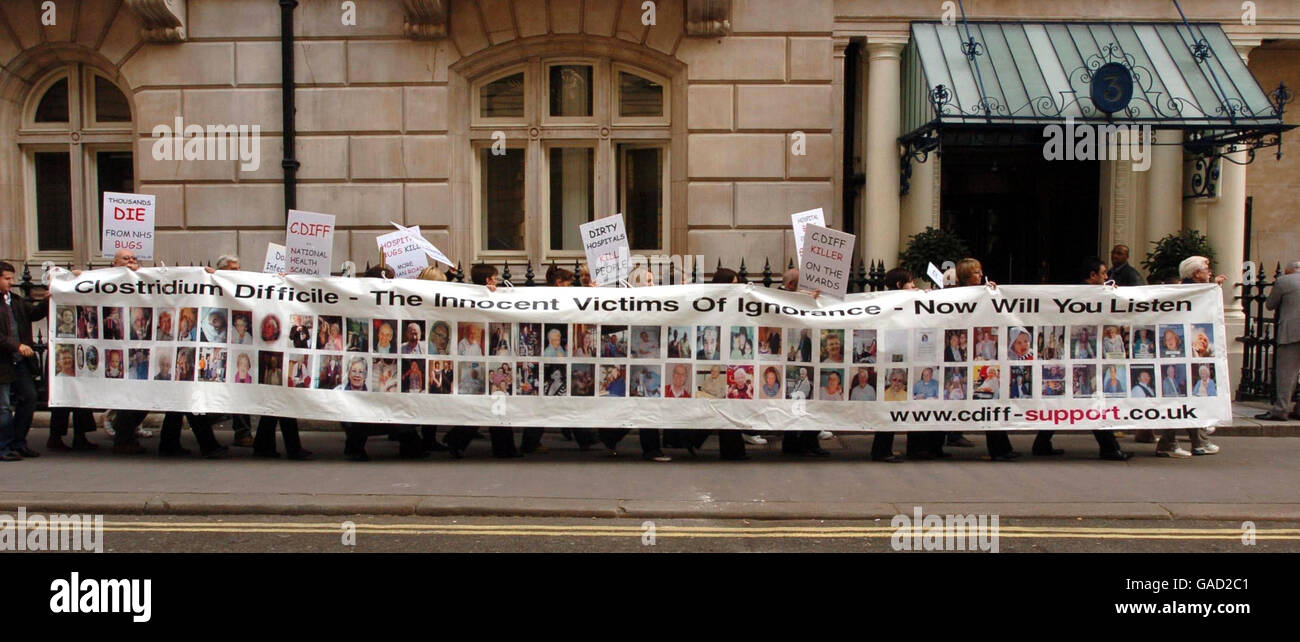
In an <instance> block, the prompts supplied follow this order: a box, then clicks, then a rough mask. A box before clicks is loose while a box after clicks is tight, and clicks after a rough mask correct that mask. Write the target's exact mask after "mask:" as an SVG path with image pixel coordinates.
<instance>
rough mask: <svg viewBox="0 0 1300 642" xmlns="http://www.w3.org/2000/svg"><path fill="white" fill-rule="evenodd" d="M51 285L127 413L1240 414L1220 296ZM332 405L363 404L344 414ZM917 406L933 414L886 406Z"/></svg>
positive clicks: (1072, 420)
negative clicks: (499, 399)
mask: <svg viewBox="0 0 1300 642" xmlns="http://www.w3.org/2000/svg"><path fill="white" fill-rule="evenodd" d="M813 233H814V234H815V233H816V230H815V228H814V232H813ZM809 241H810V246H809V247H812V245H811V243H813V242H814V241H813V240H812V238H811V236H810V239H809ZM164 274H165V279H166V282H167V283H168V284H175V286H176V289H175V290H173V291H186V292H202V294H184V295H178V294H163V293H160V292H157V291H152V290H148V289H143V288H135V287H132V288H127V287H124V286H125V285H127V284H132V285H134V284H136V283H138V282H140V281H139V280H140V279H145V281H146V282H147V281H148V280H150V279H158V278H160V277H162V276H163V275H164ZM200 285H202V286H207V285H212V286H213V287H211V288H208V287H199V286H200ZM182 286H185V287H182ZM51 287H52V293H53V294H52V296H53V300H52V305H53V308H52V309H53V310H54V318H52V319H51V320H50V322H49V324H50V325H49V328H50V330H51V335H50V336H51V337H52V339H51V344H52V345H51V346H50V349H51V353H50V354H51V355H52V358H51V366H50V368H51V373H52V375H53V376H52V378H51V385H50V404H51V406H52V407H90V406H93V404H94V403H95V400H96V399H104V398H112V399H114V400H115V403H116V404H119V405H120V406H121V407H124V408H139V409H145V410H150V411H185V412H203V413H218V414H221V413H238V414H245V413H251V414H275V413H286V412H289V413H292V414H293V416H296V417H300V418H304V419H323V420H342V421H373V420H374V418H375V417H383V418H385V420H388V421H393V422H407V423H411V422H415V421H416V419H417V418H418V417H421V416H427V415H428V413H431V412H432V413H444V414H445V413H453V414H455V413H470V414H474V413H481V412H482V410H483V408H482V406H479V405H475V404H476V403H477V402H475V401H474V399H473V398H474V397H475V396H487V395H509V396H511V397H512V398H513V400H512V402H511V404H512V405H511V409H510V415H509V417H508V418H498V416H497V415H487V414H483V415H481V416H482V421H483V422H484V423H485V424H492V425H496V424H497V423H498V422H505V421H508V422H513V423H512V424H511V425H537V426H548V427H566V426H568V425H569V424H570V423H571V422H572V418H573V413H574V412H581V413H583V416H584V421H586V422H589V425H590V427H611V428H618V427H624V426H625V424H626V422H627V421H630V420H631V418H633V417H635V418H638V420H639V421H644V422H649V424H648V425H651V426H652V427H662V428H677V427H688V428H691V429H696V428H698V429H714V430H717V429H722V428H726V427H728V426H734V425H736V423H737V422H740V423H743V424H744V425H747V426H754V427H755V429H761V430H797V429H800V427H803V426H806V425H808V424H809V423H813V424H816V425H819V426H824V427H826V429H828V430H829V429H834V430H845V431H864V430H873V429H881V428H882V427H886V428H887V427H890V426H893V425H900V424H901V425H906V426H907V428H908V430H912V431H918V430H943V429H957V430H972V431H979V430H984V429H988V426H987V425H984V424H979V423H977V422H968V421H963V420H960V418H959V417H960V416H963V415H958V414H956V413H954V414H951V415H935V414H930V412H929V411H928V410H927V412H926V413H924V414H922V413H920V410H926V409H927V408H933V407H943V408H945V409H948V408H951V409H953V410H958V411H961V410H970V411H977V410H980V409H981V408H983V407H984V406H981V405H980V404H981V403H984V402H990V401H997V402H998V403H999V404H1002V405H1005V406H1007V408H1008V411H1009V412H1011V415H1010V417H1009V418H1005V419H1003V420H1001V421H999V423H998V427H999V428H1000V429H1001V428H1005V429H1008V430H1043V429H1053V428H1045V427H1044V426H1045V425H1048V426H1057V425H1063V426H1073V427H1074V428H1075V429H1084V428H1086V429H1114V428H1115V427H1116V426H1130V427H1133V428H1144V427H1149V426H1152V425H1154V424H1156V423H1158V424H1160V425H1161V426H1162V427H1165V426H1169V425H1173V426H1175V427H1208V426H1211V425H1216V424H1218V423H1220V422H1222V421H1226V420H1229V419H1230V417H1231V395H1230V394H1228V393H1227V391H1226V389H1227V386H1226V385H1225V383H1224V381H1225V374H1224V373H1226V372H1227V368H1228V366H1227V361H1226V358H1227V357H1226V354H1225V353H1224V350H1223V349H1222V345H1221V344H1218V343H1217V342H1220V341H1222V340H1223V339H1222V337H1223V336H1224V329H1223V314H1222V296H1221V294H1220V291H1219V290H1218V289H1217V288H1216V287H1214V286H1213V285H1209V286H1205V287H1199V286H1184V285H1179V286H1141V287H1137V288H1124V289H1123V291H1122V292H1123V293H1122V294H1121V293H1120V292H1121V291H1119V290H1114V289H1106V288H1101V287H1094V286H1017V285H1004V286H999V288H998V292H996V293H993V292H991V291H989V290H988V289H987V288H950V289H947V290H942V291H940V290H935V291H931V292H917V291H906V290H899V291H884V292H873V293H860V294H851V295H847V296H846V297H845V298H844V300H842V301H826V300H822V301H814V300H812V299H811V298H809V297H792V296H791V295H790V294H789V293H786V292H782V291H779V290H775V289H767V288H747V287H745V286H743V285H712V284H707V285H706V284H699V285H683V286H677V287H673V288H655V289H653V290H651V289H645V290H640V291H638V295H637V297H636V300H635V301H632V300H631V299H629V297H628V295H627V294H626V293H625V292H626V291H623V290H618V291H605V292H608V294H601V293H596V294H592V293H591V292H590V291H586V292H582V293H581V294H578V293H573V294H569V293H567V292H566V293H565V294H564V295H559V296H557V295H556V294H555V293H554V291H553V290H551V289H547V288H518V289H516V290H513V291H511V292H510V296H509V297H502V296H501V294H500V293H490V292H488V291H487V290H486V289H484V288H481V287H478V286H473V285H465V284H458V283H445V282H432V281H421V280H408V279H397V280H394V281H392V282H391V283H390V284H387V285H386V288H388V289H389V290H386V291H391V293H392V294H394V295H401V298H398V299H394V300H393V301H389V302H385V301H381V300H377V299H376V298H375V296H374V295H373V292H371V289H370V288H372V287H373V286H372V285H371V284H369V283H368V282H366V281H364V280H358V279H346V278H334V277H327V278H317V277H306V276H303V277H295V279H293V282H292V284H291V285H290V284H286V283H285V280H284V279H281V278H280V277H279V276H278V275H272V274H263V273H257V272H238V271H228V272H227V271H223V272H221V273H220V274H219V275H214V274H209V273H207V272H206V271H205V270H204V269H203V268H199V267H192V268H167V270H166V272H165V273H164V272H162V271H160V269H156V268H144V269H142V270H140V271H139V272H131V273H124V272H122V271H120V270H111V269H102V270H88V271H85V272H83V273H81V274H80V275H72V274H71V273H67V274H61V275H59V276H56V277H55V279H54V280H53V281H52V283H51ZM592 297H595V299H594V300H593V298H592ZM1006 300H1015V301H1026V302H1034V303H1038V304H1040V305H1026V306H1018V305H1017V306H1008V305H1005V304H1004V302H1005V301H1006ZM1055 301H1067V302H1069V301H1072V302H1077V303H1086V304H1088V305H1086V306H1081V307H1080V308H1079V309H1082V310H1088V309H1089V308H1096V309H1102V310H1108V312H1107V313H1106V316H1105V317H1104V318H1100V317H1099V316H1098V315H1097V313H1094V312H1069V311H1066V310H1068V308H1066V307H1065V306H1060V305H1057V304H1056V303H1054V302H1055ZM1153 301H1158V302H1159V304H1160V308H1159V309H1158V310H1157V309H1156V308H1154V306H1153V305H1152V304H1151V302H1153ZM943 309H962V310H963V313H962V314H960V315H952V314H945V313H940V312H937V310H943ZM931 310H936V311H935V312H932V311H931ZM1026 310H1029V311H1032V312H1026ZM1134 310H1141V311H1140V312H1138V311H1134ZM96 336H98V337H99V338H93V337H96ZM1126 338H1127V341H1126ZM90 341H94V342H95V345H91V344H90ZM1067 342H1068V343H1069V347H1068V348H1067V347H1066V344H1067ZM250 384H251V385H250ZM223 386H239V388H238V389H237V390H238V391H239V392H238V393H236V392H235V391H234V390H229V389H225V388H223ZM306 391H312V392H311V393H307V392H306ZM335 391H338V393H337V394H342V395H345V396H343V397H339V398H337V399H330V396H332V395H334V394H336V393H335ZM363 393H366V394H363ZM416 393H427V394H416ZM431 395H442V396H441V397H439V398H438V401H437V402H436V403H435V402H434V401H433V400H434V397H432V396H431ZM795 400H803V401H805V402H807V406H806V408H803V409H801V410H800V414H799V415H796V414H795V413H794V412H793V410H792V409H791V408H790V407H789V406H788V405H787V404H789V403H792V402H793V401H795ZM847 401H852V402H855V403H853V404H848V403H840V402H847ZM903 401H906V402H910V403H912V404H919V406H918V408H916V409H914V408H912V407H909V406H906V405H905V404H898V405H890V404H891V402H895V403H896V402H903ZM932 404H933V405H932ZM1103 404H1104V406H1103ZM1103 408H1104V409H1106V410H1107V417H1106V418H1104V419H1103V418H1102V416H1101V410H1102V409H1103ZM1112 413H1118V415H1114V414H1112ZM476 416H477V415H476ZM1056 429H1065V428H1063V427H1062V428H1056Z"/></svg>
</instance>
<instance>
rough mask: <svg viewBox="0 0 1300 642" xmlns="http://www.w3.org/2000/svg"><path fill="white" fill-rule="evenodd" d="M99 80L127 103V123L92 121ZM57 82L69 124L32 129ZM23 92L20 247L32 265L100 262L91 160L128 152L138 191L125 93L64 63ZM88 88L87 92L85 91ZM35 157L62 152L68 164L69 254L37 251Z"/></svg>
mask: <svg viewBox="0 0 1300 642" xmlns="http://www.w3.org/2000/svg"><path fill="white" fill-rule="evenodd" d="M96 76H99V77H102V78H104V79H105V80H107V81H108V82H109V83H112V85H113V86H114V87H116V88H117V89H118V91H121V92H122V96H123V97H124V98H126V100H127V106H128V108H129V109H130V111H131V119H130V120H129V121H127V122H118V123H97V122H88V121H93V120H94V89H93V87H94V79H95V77H96ZM62 78H67V79H68V120H67V122H63V123H37V122H36V120H35V115H36V108H37V106H38V105H39V104H40V101H41V99H42V98H44V97H45V93H46V92H47V91H49V89H50V87H52V86H53V85H54V84H55V83H56V82H58V81H59V80H60V79H62ZM32 87H33V89H32V90H31V91H30V92H28V94H27V97H26V104H25V105H23V110H22V123H21V124H20V126H19V130H18V135H17V136H16V143H17V146H18V152H19V155H20V158H21V159H22V176H21V181H22V183H21V184H22V187H23V202H22V207H23V213H22V220H23V229H24V234H23V237H24V242H23V247H24V249H25V251H26V254H27V259H28V260H31V261H46V260H49V261H56V262H78V263H80V262H89V261H95V260H100V259H101V258H102V257H101V256H100V255H101V251H102V243H103V238H102V233H101V237H100V238H90V236H89V232H90V230H91V229H92V228H98V226H99V224H100V223H99V222H98V221H97V220H95V219H92V218H91V217H92V216H93V217H98V216H101V215H102V213H101V212H100V207H101V205H102V204H101V203H99V202H98V201H99V198H98V182H99V176H98V164H97V163H98V161H97V158H96V154H97V153H99V152H103V151H122V152H129V153H130V154H131V160H132V175H133V179H134V183H135V184H134V185H133V186H132V191H133V192H134V191H138V190H139V171H138V169H139V163H138V162H137V158H136V156H137V154H138V153H139V150H138V149H136V145H137V140H136V136H135V118H136V110H135V105H134V104H132V103H131V99H130V95H131V94H130V92H128V91H126V90H124V89H123V88H122V87H121V85H119V84H118V83H117V82H116V81H114V80H113V78H112V77H111V76H109V75H108V74H106V73H104V72H103V71H100V70H99V69H96V68H94V67H92V66H90V65H86V64H83V63H75V62H74V63H65V64H63V65H60V66H59V67H57V68H55V69H52V70H50V71H49V72H47V73H46V75H45V76H44V77H42V78H41V80H40V81H38V82H37V83H35V84H34V85H33V86H32ZM87 87H89V88H90V89H87ZM38 152H66V153H67V154H68V161H69V170H70V176H69V192H70V193H69V200H70V203H71V215H72V239H73V241H72V249H71V250H42V249H40V246H39V245H40V238H39V233H38V221H37V208H36V205H37V204H36V194H37V190H36V180H37V176H36V154H37V153H38Z"/></svg>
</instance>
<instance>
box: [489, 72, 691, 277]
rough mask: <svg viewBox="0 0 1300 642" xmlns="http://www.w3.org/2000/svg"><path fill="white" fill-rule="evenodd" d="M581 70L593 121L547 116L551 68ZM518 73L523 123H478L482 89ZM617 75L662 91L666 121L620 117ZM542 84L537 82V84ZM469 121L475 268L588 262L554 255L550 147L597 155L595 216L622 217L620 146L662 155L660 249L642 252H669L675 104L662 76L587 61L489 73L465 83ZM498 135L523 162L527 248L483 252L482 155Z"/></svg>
mask: <svg viewBox="0 0 1300 642" xmlns="http://www.w3.org/2000/svg"><path fill="white" fill-rule="evenodd" d="M573 64H583V65H590V66H592V81H593V83H594V85H595V86H593V88H592V103H593V104H592V116H590V117H572V116H569V117H564V116H557V117H552V116H550V69H551V67H553V66H556V65H573ZM520 71H522V72H523V73H524V91H525V100H524V105H525V107H524V113H525V118H524V119H523V120H520V119H517V118H484V117H481V116H480V109H481V106H480V100H479V97H480V92H481V90H482V87H484V86H486V85H487V84H490V83H492V82H495V81H497V80H500V79H501V78H503V77H506V76H510V75H512V74H516V73H519V72H520ZM620 71H622V72H625V73H630V74H632V75H635V76H639V77H642V78H646V79H648V80H652V81H654V82H657V83H659V84H660V86H661V87H663V115H662V116H660V117H628V118H620V117H618V115H617V108H618V105H617V101H618V98H619V91H620V89H619V87H618V86H617V78H618V76H617V74H618V73H619V72H620ZM539 77H540V79H539ZM467 80H468V83H467V84H468V88H469V92H468V93H469V94H470V98H471V100H470V105H471V117H470V118H469V119H468V120H469V128H468V135H467V137H466V139H467V141H468V143H469V145H468V148H469V152H468V153H469V159H468V160H469V162H468V166H469V174H470V185H471V189H470V194H469V196H470V199H469V200H470V204H469V205H470V211H471V217H470V218H471V224H472V225H473V228H472V231H471V234H470V239H471V242H470V250H471V254H472V256H473V257H474V259H473V260H474V261H480V260H486V261H501V260H511V261H516V260H533V261H542V262H546V261H551V260H565V261H568V260H573V259H583V258H585V256H586V254H585V252H584V251H583V250H582V249H578V250H552V249H550V243H551V238H550V237H551V234H550V227H551V208H550V158H549V156H550V154H549V150H550V149H552V148H554V147H591V148H594V150H595V152H594V158H595V167H594V168H593V169H594V185H593V189H594V192H595V193H594V198H593V201H594V204H595V208H596V210H595V212H594V215H595V216H598V217H600V216H611V215H613V214H618V213H623V212H622V211H621V210H620V209H619V190H620V178H621V177H619V176H618V175H617V172H618V154H619V151H618V150H619V146H620V145H633V146H636V147H655V148H659V149H660V150H661V153H662V155H663V165H662V178H661V180H662V195H663V196H662V198H663V201H662V203H661V212H662V216H661V221H660V225H661V228H662V232H661V235H660V241H661V242H660V247H659V248H656V249H645V250H639V252H643V253H655V254H664V253H668V252H669V251H670V250H669V248H671V246H672V192H671V186H672V173H671V157H672V139H673V133H672V130H671V118H672V100H671V85H670V83H669V80H668V79H667V78H665V77H664V76H662V75H660V74H656V73H653V72H650V71H648V70H645V69H642V68H640V67H636V66H634V65H631V64H625V63H620V62H617V61H615V60H612V59H609V58H592V57H589V56H587V57H584V56H580V55H556V56H540V57H536V56H535V57H532V58H529V59H528V60H526V61H524V62H520V63H516V64H512V65H509V66H506V67H503V68H500V69H494V70H492V71H490V72H488V73H484V74H479V75H477V76H476V77H471V78H468V79H467ZM497 131H501V132H504V133H505V134H506V144H507V146H508V147H510V148H523V149H525V150H526V152H527V154H526V156H525V172H524V173H525V178H524V181H525V185H524V193H525V198H524V248H523V249H522V250H490V249H487V248H486V247H485V245H484V237H483V233H484V230H483V225H484V224H485V216H486V213H485V212H484V211H483V207H482V186H481V182H482V167H481V160H480V156H481V152H480V150H481V149H482V148H484V147H487V146H490V145H491V144H492V142H493V141H492V139H491V136H492V134H494V133H496V132H497Z"/></svg>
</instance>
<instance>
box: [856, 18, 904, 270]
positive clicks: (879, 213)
mask: <svg viewBox="0 0 1300 642" xmlns="http://www.w3.org/2000/svg"><path fill="white" fill-rule="evenodd" d="M902 51H903V43H901V42H891V41H884V42H867V109H866V111H867V135H866V154H865V157H866V158H865V160H866V174H867V181H866V190H865V198H863V206H864V215H863V226H862V227H861V228H860V229H861V232H860V234H861V235H864V236H865V237H866V238H865V242H864V241H859V243H858V244H859V246H860V247H862V248H863V250H862V252H863V254H862V255H863V257H864V258H866V259H867V260H883V261H884V262H885V264H886V265H893V264H894V263H896V262H897V259H898V249H899V241H900V239H899V236H898V232H899V204H898V180H899V174H898V172H899V150H898V137H899V135H900V132H899V127H900V126H901V125H900V124H899V119H900V117H901V110H902V107H901V103H900V99H901V86H900V84H899V83H900V81H901V73H902V57H901V56H900V54H901V52H902Z"/></svg>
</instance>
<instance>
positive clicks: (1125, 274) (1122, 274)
mask: <svg viewBox="0 0 1300 642" xmlns="http://www.w3.org/2000/svg"><path fill="white" fill-rule="evenodd" d="M1110 280H1112V281H1114V282H1115V285H1118V286H1121V287H1132V286H1135V285H1146V284H1147V280H1146V279H1144V278H1142V273H1140V272H1138V271H1137V268H1135V267H1133V265H1132V264H1130V263H1125V264H1123V265H1121V266H1119V267H1118V268H1113V269H1111V271H1110Z"/></svg>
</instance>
